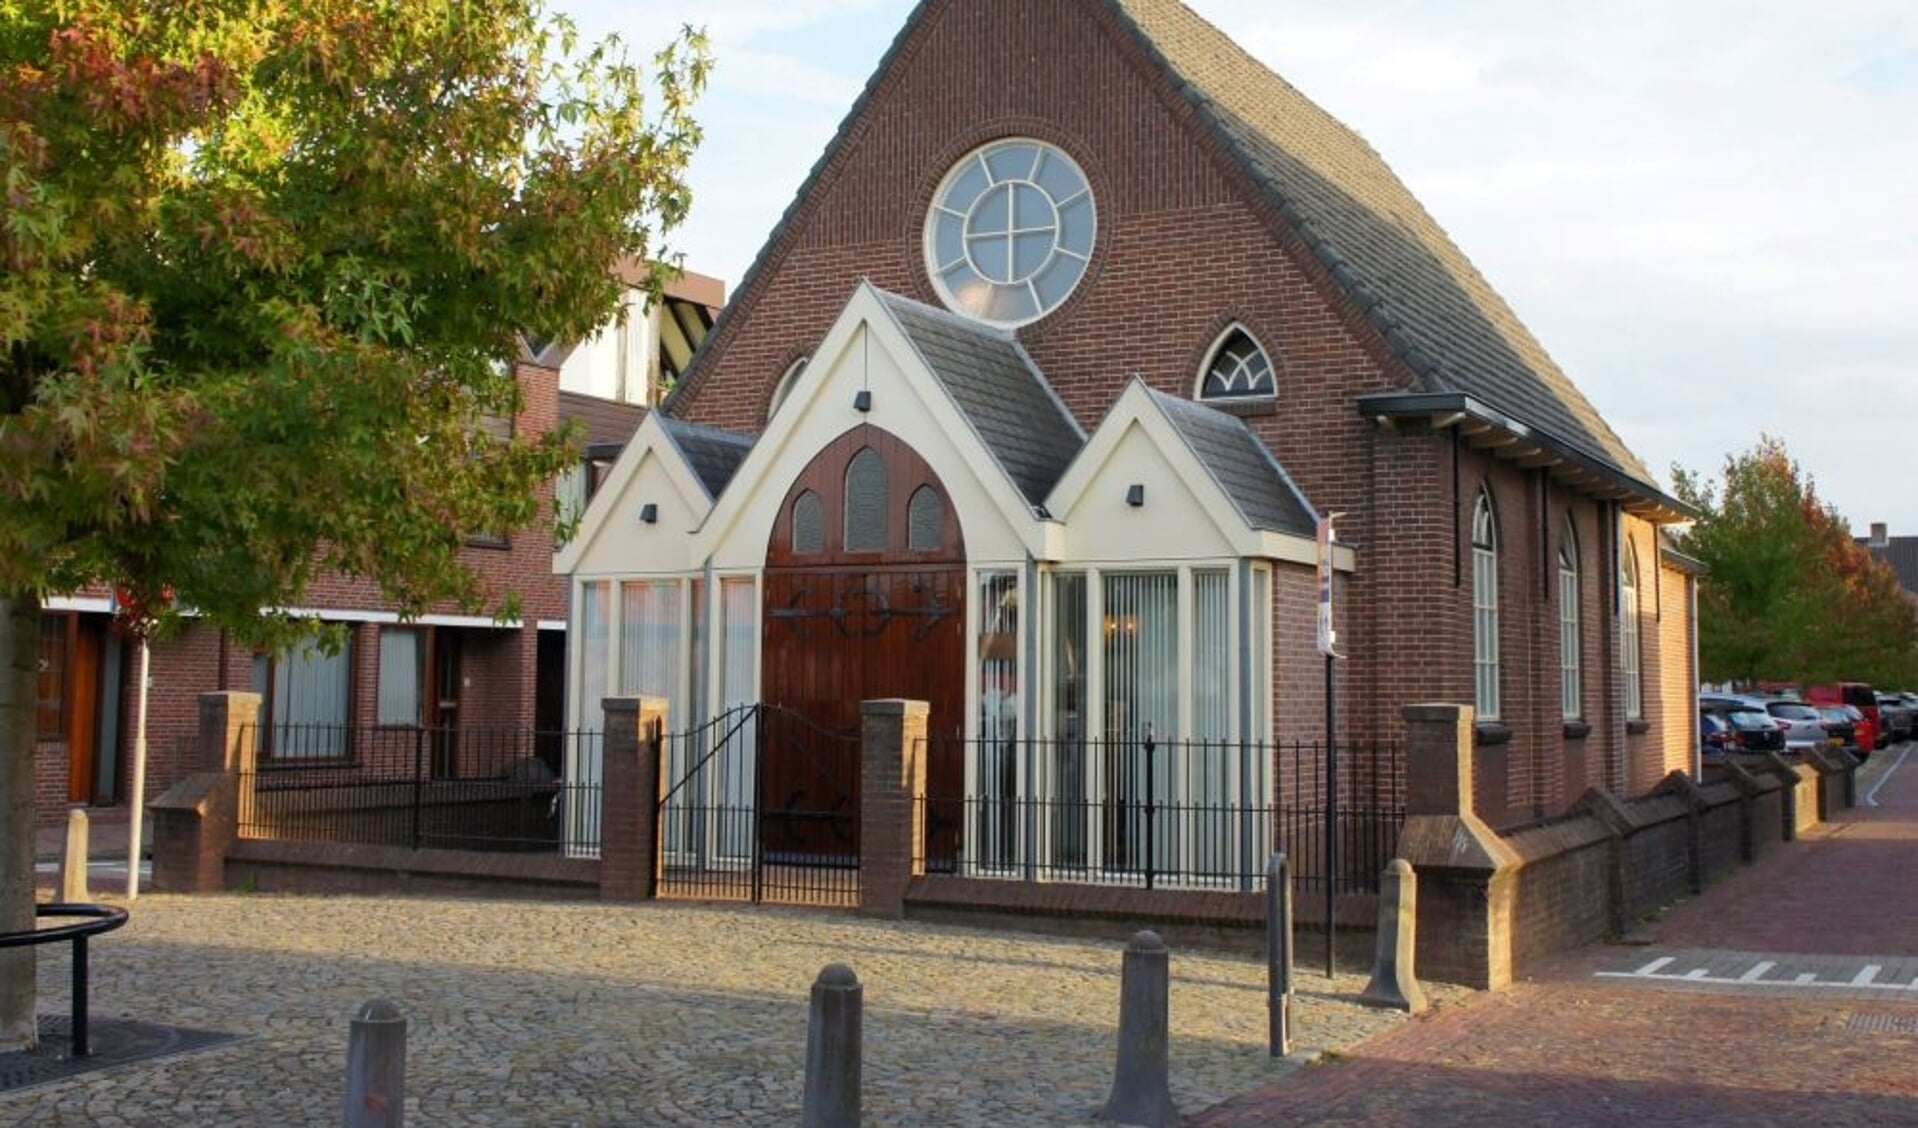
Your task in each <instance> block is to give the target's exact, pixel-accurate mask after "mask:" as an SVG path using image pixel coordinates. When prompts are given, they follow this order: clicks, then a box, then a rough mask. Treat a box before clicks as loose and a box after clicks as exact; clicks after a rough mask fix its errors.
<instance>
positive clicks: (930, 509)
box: [906, 486, 946, 552]
mask: <svg viewBox="0 0 1918 1128" xmlns="http://www.w3.org/2000/svg"><path fill="white" fill-rule="evenodd" d="M945 523H946V506H945V502H944V501H942V500H941V499H940V497H939V491H938V490H935V489H933V488H932V487H931V486H920V487H919V488H918V489H916V490H914V491H913V493H912V501H911V502H910V503H908V505H907V507H906V526H907V528H906V548H907V549H908V550H909V551H912V552H936V551H938V549H939V548H940V545H941V542H942V540H943V537H942V535H941V534H942V532H943V530H944V528H945Z"/></svg>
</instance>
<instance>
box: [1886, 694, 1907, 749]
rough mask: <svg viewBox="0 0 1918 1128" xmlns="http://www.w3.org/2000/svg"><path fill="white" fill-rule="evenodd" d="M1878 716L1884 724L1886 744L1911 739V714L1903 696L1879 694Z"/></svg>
mask: <svg viewBox="0 0 1918 1128" xmlns="http://www.w3.org/2000/svg"><path fill="white" fill-rule="evenodd" d="M1878 716H1879V718H1880V719H1881V720H1883V722H1884V726H1885V738H1886V740H1887V741H1888V742H1891V741H1899V740H1910V739H1911V735H1912V732H1911V730H1912V718H1913V713H1912V708H1911V706H1910V705H1909V704H1907V703H1906V701H1905V698H1904V695H1903V694H1898V693H1881V694H1879V695H1878Z"/></svg>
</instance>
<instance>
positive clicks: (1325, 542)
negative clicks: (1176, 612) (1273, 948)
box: [1318, 513, 1344, 979]
mask: <svg viewBox="0 0 1918 1128" xmlns="http://www.w3.org/2000/svg"><path fill="white" fill-rule="evenodd" d="M1343 516H1344V514H1342V513H1328V514H1326V515H1325V516H1323V517H1320V518H1319V521H1318V565H1319V653H1320V654H1322V655H1324V656H1325V977H1326V978H1327V979H1330V978H1332V976H1333V975H1334V974H1335V973H1336V972H1337V971H1338V925H1337V923H1336V922H1335V916H1334V914H1335V911H1336V908H1337V899H1338V879H1339V837H1338V835H1339V828H1338V821H1339V818H1338V816H1339V730H1338V697H1337V690H1338V687H1337V678H1336V676H1335V671H1334V669H1333V663H1334V662H1336V661H1337V660H1338V650H1337V644H1338V632H1337V631H1336V630H1334V629H1333V627H1332V546H1333V545H1334V544H1335V543H1337V541H1338V539H1339V538H1338V533H1337V532H1335V531H1334V530H1333V528H1332V522H1333V521H1335V520H1337V519H1338V518H1340V517H1343Z"/></svg>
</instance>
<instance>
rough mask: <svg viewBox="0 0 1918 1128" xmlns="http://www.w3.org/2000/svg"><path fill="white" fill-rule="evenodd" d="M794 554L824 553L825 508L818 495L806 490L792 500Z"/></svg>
mask: <svg viewBox="0 0 1918 1128" xmlns="http://www.w3.org/2000/svg"><path fill="white" fill-rule="evenodd" d="M792 550H793V551H794V552H824V551H826V514H825V506H824V505H822V504H821V503H820V501H819V495H818V494H816V493H814V492H812V491H811V490H807V491H805V492H804V493H802V494H800V495H799V496H798V497H796V498H794V499H793V546H792Z"/></svg>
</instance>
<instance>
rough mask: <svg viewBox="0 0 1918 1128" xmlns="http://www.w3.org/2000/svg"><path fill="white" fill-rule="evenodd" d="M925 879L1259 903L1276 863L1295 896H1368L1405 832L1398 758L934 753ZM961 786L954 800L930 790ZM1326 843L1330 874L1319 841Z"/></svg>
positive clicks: (1303, 752) (1367, 752)
mask: <svg viewBox="0 0 1918 1128" xmlns="http://www.w3.org/2000/svg"><path fill="white" fill-rule="evenodd" d="M928 752H929V755H928V763H929V765H930V766H931V768H932V771H931V773H930V775H931V781H930V782H929V787H928V794H927V796H926V798H925V800H924V807H923V812H922V813H923V816H924V828H925V829H924V835H923V838H922V841H921V843H920V850H921V861H922V862H923V863H924V865H925V868H926V870H927V872H930V873H953V874H959V875H962V876H968V877H996V878H1008V879H1015V880H1025V881H1073V882H1089V883H1095V884H1126V885H1139V886H1143V887H1145V888H1148V889H1151V888H1160V887H1165V888H1181V889H1217V890H1228V891H1252V890H1256V889H1262V888H1263V887H1264V882H1265V867H1266V861H1267V858H1268V857H1269V855H1270V854H1271V852H1272V851H1273V850H1285V851H1286V853H1287V855H1288V857H1289V858H1290V859H1291V865H1292V873H1293V874H1294V875H1295V877H1296V878H1297V885H1298V887H1299V888H1301V889H1312V888H1319V889H1323V888H1324V883H1325V882H1326V881H1327V880H1328V879H1329V880H1332V881H1333V882H1334V883H1335V889H1336V890H1337V891H1339V892H1367V891H1376V889H1377V885H1378V876H1379V872H1380V871H1381V870H1382V869H1383V868H1384V866H1385V863H1386V862H1388V861H1389V860H1390V859H1391V856H1392V851H1393V849H1394V847H1395V846H1396V845H1397V841H1398V831H1399V828H1400V826H1401V825H1402V824H1403V823H1404V821H1405V814H1404V802H1403V796H1402V785H1401V783H1400V774H1399V764H1398V756H1397V752H1396V749H1394V748H1391V747H1381V746H1376V745H1365V746H1353V747H1350V748H1341V749H1340V750H1339V754H1338V757H1337V765H1336V770H1337V772H1338V773H1339V778H1340V780H1341V781H1342V786H1341V787H1340V789H1339V802H1338V804H1337V806H1336V808H1335V809H1328V807H1327V805H1326V803H1325V797H1326V788H1325V781H1324V771H1325V762H1326V758H1325V750H1324V747H1323V746H1322V745H1310V744H1288V745H1274V744H1269V743H1264V742H1257V741H1232V740H1156V739H1153V738H1151V737H1145V736H1142V737H1139V738H1136V739H1125V740H990V739H988V740H946V741H941V740H937V739H935V740H932V741H930V742H929V747H928ZM942 776H943V777H944V778H946V779H948V780H954V779H961V778H963V780H964V784H963V786H962V787H953V786H948V787H946V788H944V789H942V788H941V787H940V786H939V785H938V781H939V779H940V778H941V777H942ZM1328 825H1330V826H1332V827H1333V828H1335V833H1336V834H1337V836H1338V842H1339V846H1338V849H1337V862H1336V869H1335V870H1334V867H1333V866H1332V865H1329V864H1328V857H1329V855H1328V851H1327V849H1326V843H1325V832H1326V827H1327V826H1328Z"/></svg>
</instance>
